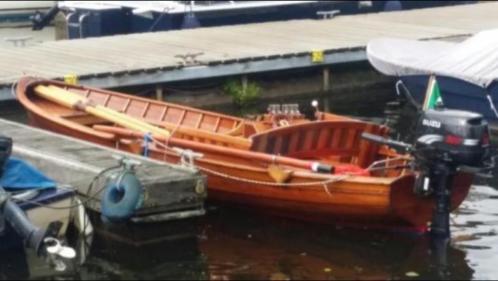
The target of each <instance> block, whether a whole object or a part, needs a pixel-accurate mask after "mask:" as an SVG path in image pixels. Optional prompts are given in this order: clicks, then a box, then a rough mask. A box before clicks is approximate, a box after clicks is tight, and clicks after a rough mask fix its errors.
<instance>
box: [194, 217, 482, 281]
mask: <svg viewBox="0 0 498 281" xmlns="http://www.w3.org/2000/svg"><path fill="white" fill-rule="evenodd" d="M203 231H204V232H203V235H204V238H203V239H202V240H201V242H200V247H201V250H202V252H203V253H204V254H205V255H206V258H207V264H208V268H209V273H208V274H209V277H210V279H213V280H229V279H272V278H274V279H294V280H296V279H314V280H316V279H320V280H323V279H356V280H373V279H375V280H388V279H401V278H407V274H408V275H411V274H414V275H416V276H418V277H417V278H420V279H471V278H472V276H473V273H474V270H472V269H471V268H470V266H469V265H468V264H467V262H466V254H465V252H464V251H462V250H460V249H458V248H456V247H453V246H451V245H450V246H449V248H448V257H449V258H448V260H447V267H446V268H443V272H441V268H440V267H438V266H437V264H438V263H437V259H438V257H437V256H435V255H434V253H433V252H432V251H431V247H430V239H428V237H426V236H413V235H409V234H400V233H390V234H389V233H379V232H371V231H368V230H367V231H358V230H356V231H353V230H344V229H342V230H341V229H334V228H332V227H324V226H316V225H307V224H301V223H297V222H290V221H282V220H276V219H271V218H262V217H257V216H253V215H249V214H244V213H241V212H239V211H235V210H225V209H221V210H218V212H217V213H216V214H212V215H211V216H210V218H208V222H207V223H206V224H205V225H204V229H203ZM417 278H415V279H417Z"/></svg>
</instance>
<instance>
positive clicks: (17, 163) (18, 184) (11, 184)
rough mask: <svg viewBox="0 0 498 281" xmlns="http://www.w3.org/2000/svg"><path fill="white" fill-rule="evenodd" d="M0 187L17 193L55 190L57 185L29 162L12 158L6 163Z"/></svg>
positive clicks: (0, 179)
mask: <svg viewBox="0 0 498 281" xmlns="http://www.w3.org/2000/svg"><path fill="white" fill-rule="evenodd" d="M0 186H2V187H3V188H5V189H6V190H10V191H13V190H14V191H15V190H27V189H48V188H55V187H56V183H55V182H54V181H53V180H52V179H50V178H48V177H47V176H45V175H44V174H43V173H41V172H40V171H39V170H38V169H36V168H35V167H33V166H32V165H30V164H28V163H27V162H25V161H23V160H21V159H17V158H13V157H11V158H9V159H8V160H7V162H6V163H5V167H4V170H3V175H2V176H1V178H0Z"/></svg>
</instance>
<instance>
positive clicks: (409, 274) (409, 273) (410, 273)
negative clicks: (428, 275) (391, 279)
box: [405, 271, 420, 277]
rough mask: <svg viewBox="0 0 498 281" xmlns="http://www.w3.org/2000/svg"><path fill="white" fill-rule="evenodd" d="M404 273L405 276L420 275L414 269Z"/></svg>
mask: <svg viewBox="0 0 498 281" xmlns="http://www.w3.org/2000/svg"><path fill="white" fill-rule="evenodd" d="M405 275H406V276H407V277H419V276H420V275H419V274H418V273H417V272H415V271H409V272H407V273H405Z"/></svg>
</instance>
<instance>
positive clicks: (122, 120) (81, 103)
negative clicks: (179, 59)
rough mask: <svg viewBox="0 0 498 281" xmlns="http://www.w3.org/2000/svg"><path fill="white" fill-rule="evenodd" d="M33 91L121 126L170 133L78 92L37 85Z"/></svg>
mask: <svg viewBox="0 0 498 281" xmlns="http://www.w3.org/2000/svg"><path fill="white" fill-rule="evenodd" d="M35 93H36V94H38V95H39V96H41V97H43V98H45V99H47V100H50V101H52V102H55V103H57V104H60V105H62V106H65V107H68V108H76V109H78V110H82V111H85V112H87V113H88V114H91V115H94V116H96V117H99V118H102V119H104V120H107V121H111V122H113V123H115V124H118V125H120V126H122V127H125V128H129V129H132V130H136V131H139V132H142V133H152V134H155V135H160V136H165V137H169V136H170V133H169V131H167V130H164V129H161V128H159V127H156V126H153V125H151V124H148V123H147V122H144V121H141V120H138V119H136V118H133V117H130V116H128V115H126V114H122V113H120V112H117V111H114V110H112V109H109V108H106V107H104V106H100V105H94V104H92V103H91V102H90V101H89V100H88V99H87V98H85V97H82V96H79V95H78V94H75V93H72V92H70V91H66V90H63V89H60V88H57V87H47V86H42V85H40V86H37V87H36V88H35Z"/></svg>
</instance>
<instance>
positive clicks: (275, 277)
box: [269, 272, 290, 281]
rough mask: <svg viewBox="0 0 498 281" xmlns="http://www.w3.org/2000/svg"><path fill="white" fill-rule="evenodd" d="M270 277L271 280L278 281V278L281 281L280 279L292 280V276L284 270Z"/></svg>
mask: <svg viewBox="0 0 498 281" xmlns="http://www.w3.org/2000/svg"><path fill="white" fill-rule="evenodd" d="M269 279H270V280H271V281H277V280H278V281H280V280H290V277H289V276H287V275H286V274H284V273H282V272H277V273H273V274H272V275H271V276H270V278H269Z"/></svg>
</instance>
